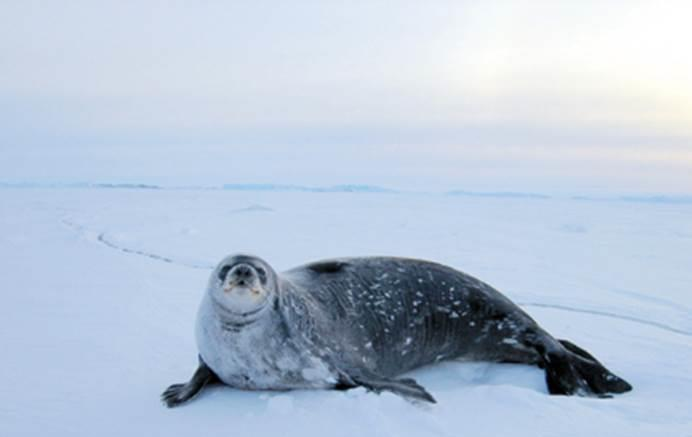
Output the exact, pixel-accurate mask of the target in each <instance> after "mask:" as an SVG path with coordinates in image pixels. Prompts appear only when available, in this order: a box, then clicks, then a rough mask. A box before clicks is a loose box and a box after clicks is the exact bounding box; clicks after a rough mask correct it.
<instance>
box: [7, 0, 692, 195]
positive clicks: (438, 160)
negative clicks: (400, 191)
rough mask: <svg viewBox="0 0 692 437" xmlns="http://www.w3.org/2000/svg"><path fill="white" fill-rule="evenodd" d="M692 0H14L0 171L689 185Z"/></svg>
mask: <svg viewBox="0 0 692 437" xmlns="http://www.w3.org/2000/svg"><path fill="white" fill-rule="evenodd" d="M691 18H692V4H691V3H689V2H687V1H666V2H654V1H581V2H573V1H542V0H517V1H495V2H479V1H476V2H465V1H460V0H455V1H429V2H423V1H416V2H408V1H373V0H371V1H363V2H361V1H349V2H336V1H295V2H280V1H252V2H229V1H195V2H193V1H167V2H163V1H160V2H153V1H138V2H134V1H132V2H127V1H125V2H115V1H113V2H97V1H71V2H31V1H15V2H12V1H7V2H3V5H2V12H1V13H0V148H1V149H0V150H1V151H2V157H3V158H2V160H0V180H4V181H17V180H34V181H76V180H79V181H85V180H87V181H142V182H155V183H169V184H175V183H224V182H229V183H232V182H278V183H301V184H339V183H371V184H381V185H389V186H394V187H405V188H411V187H417V186H420V187H424V188H430V187H440V188H467V189H475V190H485V189H487V190H498V189H502V190H532V191H574V192H578V191H631V192H634V191H638V192H692V141H691V140H692V56H690V55H689V47H688V45H689V41H692V30H690V27H689V20H690V19H691Z"/></svg>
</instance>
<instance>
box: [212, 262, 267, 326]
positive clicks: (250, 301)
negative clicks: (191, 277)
mask: <svg viewBox="0 0 692 437" xmlns="http://www.w3.org/2000/svg"><path fill="white" fill-rule="evenodd" d="M277 289H278V285H277V277H276V272H274V269H272V268H271V266H270V265H269V264H267V263H266V262H265V261H263V260H261V259H259V258H257V257H254V256H249V255H231V256H228V257H226V258H224V259H223V260H222V261H221V262H220V263H219V264H218V265H217V266H216V268H215V269H214V271H213V272H212V274H211V278H210V279H209V287H208V290H207V292H208V293H209V294H210V296H211V298H212V299H213V301H214V302H215V303H216V304H218V305H219V306H220V307H221V309H222V310H224V311H225V312H228V313H230V314H232V315H236V316H241V317H242V316H250V315H252V314H257V313H259V312H260V311H261V310H262V309H264V308H266V307H268V306H269V305H270V304H271V302H273V301H274V299H275V297H276V294H277Z"/></svg>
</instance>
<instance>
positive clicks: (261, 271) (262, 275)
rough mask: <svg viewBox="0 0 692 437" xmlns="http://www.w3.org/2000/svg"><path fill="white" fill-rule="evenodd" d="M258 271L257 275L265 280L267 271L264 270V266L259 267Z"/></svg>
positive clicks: (261, 279)
mask: <svg viewBox="0 0 692 437" xmlns="http://www.w3.org/2000/svg"><path fill="white" fill-rule="evenodd" d="M255 270H256V271H257V275H258V276H259V278H260V281H262V282H264V281H266V280H267V271H266V270H264V269H263V268H262V267H257V268H256V269H255Z"/></svg>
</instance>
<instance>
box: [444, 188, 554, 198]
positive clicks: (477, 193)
mask: <svg viewBox="0 0 692 437" xmlns="http://www.w3.org/2000/svg"><path fill="white" fill-rule="evenodd" d="M447 194H449V195H450V196H471V197H505V198H516V199H551V198H552V196H548V195H547V194H539V193H521V192H514V191H464V190H453V191H448V192H447Z"/></svg>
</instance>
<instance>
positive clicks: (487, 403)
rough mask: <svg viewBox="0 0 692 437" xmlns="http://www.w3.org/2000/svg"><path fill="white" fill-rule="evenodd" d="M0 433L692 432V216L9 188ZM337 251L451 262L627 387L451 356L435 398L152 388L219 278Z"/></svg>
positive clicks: (521, 202) (642, 209) (2, 244)
mask: <svg viewBox="0 0 692 437" xmlns="http://www.w3.org/2000/svg"><path fill="white" fill-rule="evenodd" d="M0 229H2V230H1V231H0V256H1V259H2V267H0V274H1V275H2V282H3V287H2V305H0V345H1V346H2V349H3V353H2V358H1V359H0V374H2V375H3V377H4V378H3V379H4V380H3V383H2V390H1V393H2V395H3V396H2V398H3V401H2V403H0V436H3V437H4V436H22V435H65V436H68V435H69V436H81V435H84V436H87V435H88V436H94V435H98V436H104V435H118V436H121V435H127V436H136V435H169V436H170V435H183V436H191V435H194V436H197V435H205V436H213V435H233V436H238V435H281V436H282V437H285V436H301V437H310V436H342V435H343V436H346V435H348V436H367V435H378V436H379V435H392V436H416V435H441V436H462V435H469V436H478V435H512V436H524V435H526V436H531V437H534V436H553V435H560V436H596V435H608V436H609V437H612V436H619V435H622V436H629V437H631V436H643V435H651V436H653V435H675V436H692V400H690V397H691V396H692V374H691V372H690V370H691V367H690V366H691V365H690V363H692V311H691V310H692V294H691V293H690V286H691V285H692V267H691V266H692V204H689V203H666V202H625V201H592V200H588V199H581V200H580V199H555V198H541V197H522V196H508V197H503V196H500V197H483V196H449V195H442V194H440V195H432V194H427V195H426V194H405V193H399V194H396V193H377V192H352V193H348V192H345V193H340V192H323V193H320V192H300V191H298V192H293V191H289V192H287V191H282V192H276V191H274V190H264V191H259V192H258V191H245V190H216V191H210V190H138V189H118V188H113V189H109V190H98V189H70V190H68V189H40V188H35V189H14V188H3V189H0ZM234 252H250V253H254V254H257V255H259V256H261V257H263V258H265V259H266V260H267V261H269V262H270V263H272V264H273V265H274V266H275V267H276V268H277V269H278V270H284V269H288V268H290V267H293V266H295V265H298V264H302V263H305V262H307V261H311V260H316V259H321V258H328V257H334V256H358V255H398V256H411V257H418V258H426V259H431V260H435V261H439V262H443V263H446V264H450V265H452V266H455V267H457V268H459V269H461V270H464V271H466V272H468V273H470V274H472V275H474V276H476V277H478V278H480V279H483V280H485V281H486V282H489V283H490V284H492V285H494V286H495V287H497V288H498V289H500V290H501V291H503V292H504V293H505V294H506V295H508V296H509V297H510V298H512V299H514V300H515V301H516V302H518V303H520V304H521V305H523V306H524V307H525V309H526V310H527V311H528V312H529V313H530V314H531V315H533V316H534V318H536V319H537V320H538V321H539V322H540V323H541V324H542V325H543V326H544V327H545V328H547V329H548V330H549V331H550V332H551V333H553V334H554V335H555V336H557V337H559V338H567V339H570V340H572V341H574V342H575V343H577V344H579V345H580V346H582V347H584V348H585V349H587V350H589V351H590V352H592V353H594V354H595V355H596V356H597V357H598V358H599V359H601V360H602V361H603V362H604V363H605V364H606V365H607V367H609V368H610V369H611V370H613V371H614V372H615V373H617V374H619V375H621V376H622V377H624V378H626V379H627V380H628V381H629V382H631V383H632V384H633V385H634V391H633V392H631V393H629V394H626V395H623V396H618V397H616V398H614V399H610V400H599V399H589V398H578V397H560V396H548V395H547V392H546V388H545V382H544V378H543V373H542V371H540V370H539V369H537V368H533V367H529V366H522V365H507V364H505V365H500V364H488V363H456V362H446V363H441V364H438V365H435V366H431V367H428V368H425V369H420V370H418V371H416V372H413V373H412V375H411V376H413V377H415V378H416V379H418V381H419V382H420V383H421V384H423V385H424V386H426V387H427V388H428V389H429V391H430V392H431V393H432V394H433V395H434V396H435V397H436V398H437V400H438V402H439V403H438V404H437V405H420V404H413V403H411V402H408V401H406V400H403V399H401V398H399V397H397V396H394V395H391V394H387V393H385V394H383V395H380V396H378V395H374V394H371V393H367V392H365V391H364V390H363V389H356V390H352V391H348V392H335V391H295V392H243V391H237V390H233V389H230V388H228V387H218V388H212V389H209V390H207V391H205V392H204V393H203V394H202V395H200V396H199V397H198V398H197V399H195V400H194V401H193V402H191V403H189V404H188V405H185V406H182V407H180V408H177V409H167V408H165V407H164V406H163V404H161V403H160V401H159V395H160V393H161V392H162V391H163V390H164V389H165V388H166V387H167V386H168V385H169V384H172V383H175V382H184V381H186V380H187V379H188V378H189V377H190V375H191V373H192V371H193V370H194V368H195V366H196V350H195V344H194V338H193V328H194V319H195V313H196V310H197V306H198V304H199V301H200V298H201V296H202V293H203V291H204V286H205V284H206V281H207V275H208V273H209V270H208V268H209V267H210V266H211V265H213V264H215V263H216V262H217V260H219V259H221V258H222V257H223V256H225V255H227V254H229V253H234Z"/></svg>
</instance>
